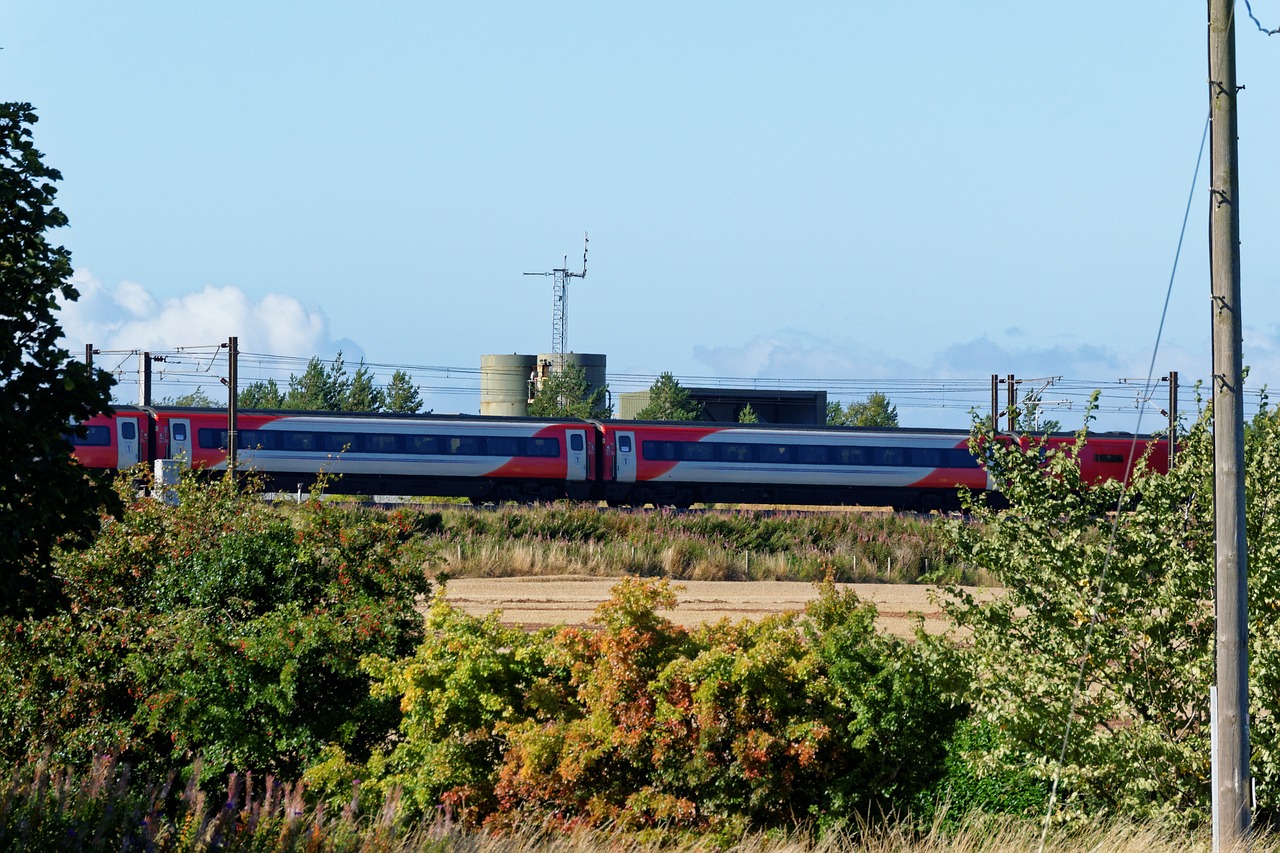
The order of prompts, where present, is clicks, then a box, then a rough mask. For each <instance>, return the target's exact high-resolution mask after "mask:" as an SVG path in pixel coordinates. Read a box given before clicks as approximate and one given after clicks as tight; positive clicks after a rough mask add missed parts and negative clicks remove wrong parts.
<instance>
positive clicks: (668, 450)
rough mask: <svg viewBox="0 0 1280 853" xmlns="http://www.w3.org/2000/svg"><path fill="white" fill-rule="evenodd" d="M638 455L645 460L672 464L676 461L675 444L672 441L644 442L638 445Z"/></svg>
mask: <svg viewBox="0 0 1280 853" xmlns="http://www.w3.org/2000/svg"><path fill="white" fill-rule="evenodd" d="M640 455H641V456H643V457H644V458H645V459H652V460H655V461H658V462H674V461H675V460H676V458H677V457H676V443H675V442H674V441H644V442H641V443H640Z"/></svg>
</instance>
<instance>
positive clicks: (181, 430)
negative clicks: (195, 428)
mask: <svg viewBox="0 0 1280 853" xmlns="http://www.w3.org/2000/svg"><path fill="white" fill-rule="evenodd" d="M173 440H174V441H186V440H187V425H186V424H184V423H176V424H174V425H173Z"/></svg>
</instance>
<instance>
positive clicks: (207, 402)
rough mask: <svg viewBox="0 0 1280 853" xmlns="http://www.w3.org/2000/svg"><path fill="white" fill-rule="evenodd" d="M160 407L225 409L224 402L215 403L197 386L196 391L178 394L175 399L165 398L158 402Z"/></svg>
mask: <svg viewBox="0 0 1280 853" xmlns="http://www.w3.org/2000/svg"><path fill="white" fill-rule="evenodd" d="M160 405H162V406H184V407H187V408H204V409H225V408H226V407H227V404H226V402H225V401H224V402H216V401H215V400H214V399H213V398H212V397H210V396H209V395H208V394H206V393H205V392H204V389H203V388H200V387H198V386H197V388H196V390H194V391H189V392H187V393H186V394H179V395H177V396H176V397H165V398H164V399H163V400H161V401H160Z"/></svg>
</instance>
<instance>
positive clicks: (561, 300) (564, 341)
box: [525, 232, 591, 372]
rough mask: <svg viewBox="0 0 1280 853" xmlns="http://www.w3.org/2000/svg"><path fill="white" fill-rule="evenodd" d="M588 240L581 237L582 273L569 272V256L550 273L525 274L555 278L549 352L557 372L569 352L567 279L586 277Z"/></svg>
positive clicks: (562, 365)
mask: <svg viewBox="0 0 1280 853" xmlns="http://www.w3.org/2000/svg"><path fill="white" fill-rule="evenodd" d="M590 242H591V241H590V238H589V237H588V235H587V234H586V233H585V232H584V233H583V235H582V272H571V271H570V270H569V256H568V255H565V256H564V266H562V267H560V268H559V269H554V270H551V271H550V272H527V273H525V275H550V276H555V281H554V283H553V285H552V309H551V352H552V354H553V355H555V357H556V370H557V372H559V371H563V370H564V356H565V353H567V352H568V351H569V348H568V339H569V279H571V278H586V277H587V247H588V244H589V243H590Z"/></svg>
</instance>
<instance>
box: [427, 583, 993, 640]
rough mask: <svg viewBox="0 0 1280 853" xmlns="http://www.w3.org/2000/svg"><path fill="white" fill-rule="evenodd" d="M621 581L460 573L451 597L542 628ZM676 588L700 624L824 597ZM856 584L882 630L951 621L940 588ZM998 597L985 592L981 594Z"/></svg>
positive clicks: (575, 620)
mask: <svg viewBox="0 0 1280 853" xmlns="http://www.w3.org/2000/svg"><path fill="white" fill-rule="evenodd" d="M617 581H618V579H617V578H600V577H588V576H585V575H552V576H536V577H508V578H454V579H451V580H449V581H448V585H447V586H446V588H445V594H446V596H447V598H448V600H449V601H450V603H452V604H453V605H454V606H456V607H459V608H460V609H462V610H463V611H465V612H467V613H469V614H471V615H475V616H484V615H488V614H489V613H491V612H493V611H494V610H501V611H502V617H501V618H502V621H503V622H505V623H507V624H511V625H522V626H525V627H529V628H541V627H546V626H552V625H585V624H586V623H587V622H588V621H589V620H590V619H591V616H592V614H593V613H594V611H595V609H596V607H597V606H598V605H599V604H600V603H601V602H603V601H605V600H606V599H607V598H608V597H609V590H610V589H611V588H612V587H613V585H614V584H615V583H617ZM672 586H673V587H675V588H676V595H677V598H678V603H677V606H676V609H675V610H674V611H672V612H670V613H667V614H665V615H666V616H667V618H669V619H671V621H673V622H675V623H677V624H680V625H684V626H686V627H693V626H696V625H701V624H703V623H706V622H716V621H719V620H720V619H723V618H728V619H730V620H732V621H738V620H741V619H753V620H755V619H761V618H763V617H765V616H768V615H769V614H773V613H782V612H785V611H789V610H803V609H804V606H805V603H806V602H808V601H809V600H810V599H813V598H816V597H817V594H818V591H817V587H816V586H815V585H814V584H811V583H804V582H800V581H697V580H685V581H672ZM837 586H838V587H839V588H841V589H850V588H852V589H853V590H854V591H855V592H856V593H857V594H858V596H859V597H860V598H862V599H863V600H865V601H870V602H871V603H873V604H874V605H875V606H876V609H877V611H878V612H879V620H878V623H879V625H880V627H881V629H882V630H885V631H889V632H892V633H894V634H896V635H899V636H904V637H910V636H912V635H913V633H914V626H915V624H916V620H917V619H918V618H920V617H923V619H924V626H925V630H926V631H929V632H931V633H940V632H943V631H945V630H946V628H947V622H946V619H945V617H944V616H943V613H942V608H941V606H940V605H939V604H938V602H937V600H936V593H937V588H936V587H933V586H925V585H920V584H837ZM970 589H971V591H973V592H974V593H975V594H991V593H993V592H994V590H990V589H985V590H982V591H981V593H980V592H979V591H978V590H977V589H976V588H970Z"/></svg>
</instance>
